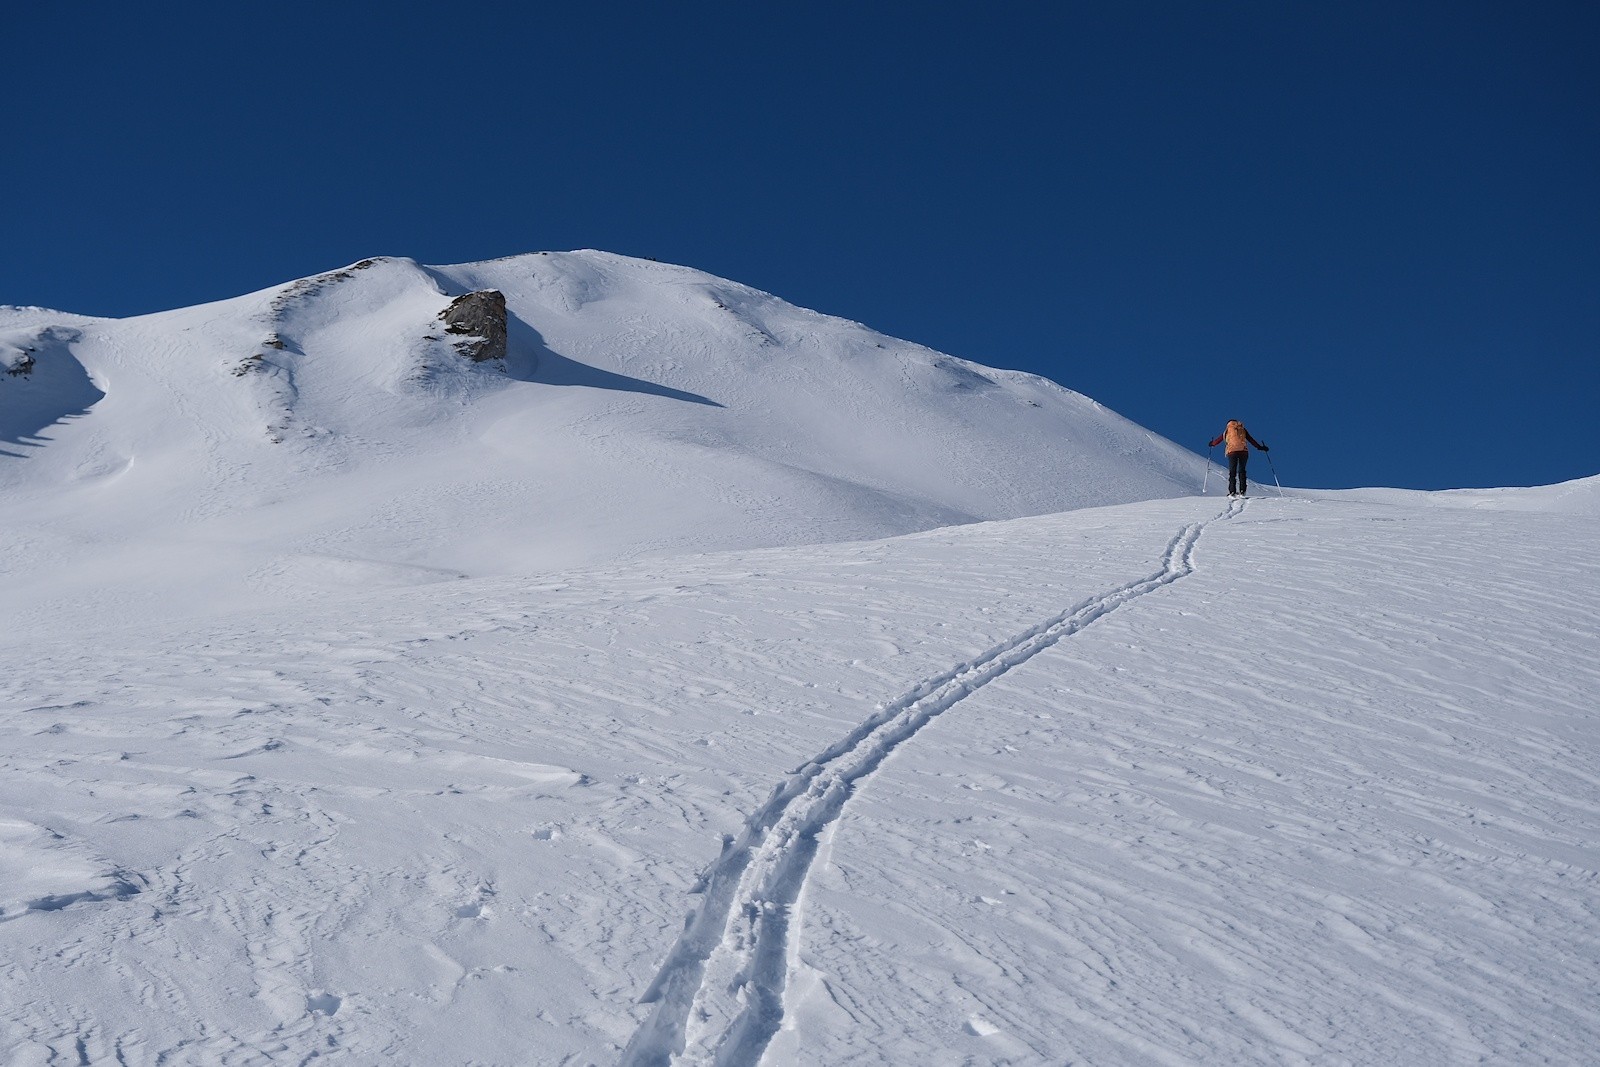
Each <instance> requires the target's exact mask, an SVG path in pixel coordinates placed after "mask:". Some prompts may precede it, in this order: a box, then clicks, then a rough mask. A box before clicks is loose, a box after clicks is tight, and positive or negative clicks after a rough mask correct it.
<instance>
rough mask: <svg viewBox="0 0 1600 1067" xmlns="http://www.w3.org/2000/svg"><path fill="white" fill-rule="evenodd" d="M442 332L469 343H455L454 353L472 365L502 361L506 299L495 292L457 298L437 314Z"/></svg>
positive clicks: (504, 353)
mask: <svg viewBox="0 0 1600 1067" xmlns="http://www.w3.org/2000/svg"><path fill="white" fill-rule="evenodd" d="M439 318H440V319H442V320H443V321H444V324H445V328H446V330H447V331H448V332H450V333H453V334H460V335H461V336H463V337H469V338H472V340H462V341H456V342H455V346H456V349H457V350H458V351H459V352H460V353H461V354H462V355H463V356H466V357H467V358H468V359H470V360H472V361H473V362H475V363H484V362H487V361H488V360H491V359H505V358H506V298H505V294H504V293H502V292H500V291H499V290H498V289H483V290H480V291H479V292H476V293H468V294H467V295H466V296H458V297H456V298H455V299H454V300H452V301H451V302H450V306H449V307H447V308H445V309H444V310H443V311H441V312H440V313H439Z"/></svg>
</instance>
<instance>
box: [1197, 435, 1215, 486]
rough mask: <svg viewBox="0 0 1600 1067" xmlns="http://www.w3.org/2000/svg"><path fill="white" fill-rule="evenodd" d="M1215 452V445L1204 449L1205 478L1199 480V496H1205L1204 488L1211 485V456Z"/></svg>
mask: <svg viewBox="0 0 1600 1067" xmlns="http://www.w3.org/2000/svg"><path fill="white" fill-rule="evenodd" d="M1216 450H1217V446H1216V445H1212V446H1211V447H1210V448H1208V449H1206V476H1205V477H1204V478H1202V479H1201V480H1200V495H1201V496H1205V495H1206V488H1207V487H1208V486H1210V485H1211V454H1212V453H1213V452H1215V451H1216Z"/></svg>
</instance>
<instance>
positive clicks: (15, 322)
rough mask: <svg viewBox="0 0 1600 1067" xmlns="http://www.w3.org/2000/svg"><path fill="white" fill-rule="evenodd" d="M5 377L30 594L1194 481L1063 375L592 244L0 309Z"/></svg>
mask: <svg viewBox="0 0 1600 1067" xmlns="http://www.w3.org/2000/svg"><path fill="white" fill-rule="evenodd" d="M486 290H495V291H498V292H500V293H502V294H504V299H505V304H506V306H507V309H508V315H507V317H506V329H507V335H508V336H507V338H506V352H505V356H504V358H503V359H490V360H488V361H486V362H483V363H475V362H473V361H472V360H470V359H467V358H464V356H463V353H462V351H461V341H462V338H460V337H457V336H455V335H453V334H451V333H450V332H449V331H448V329H447V327H446V325H445V323H443V322H441V321H440V314H441V312H443V311H444V310H445V309H446V308H447V307H448V306H449V305H450V304H451V303H452V301H453V300H454V299H455V298H457V297H460V296H462V295H464V294H467V293H472V292H480V291H486ZM0 360H3V361H4V362H5V366H6V369H8V370H12V371H20V370H26V371H27V373H13V374H10V375H6V376H0V492H3V493H4V494H5V495H6V498H7V499H8V501H11V502H12V506H11V507H10V508H8V509H7V515H8V517H9V522H8V524H7V529H8V532H10V531H15V533H16V535H17V536H21V537H23V539H24V541H25V542H26V543H27V545H28V546H29V547H28V551H27V553H26V554H25V555H20V554H16V553H13V554H11V555H10V557H9V563H10V569H9V570H8V571H7V572H6V573H5V574H4V575H3V577H4V579H5V580H6V581H7V582H8V583H10V585H11V588H12V592H13V595H14V596H18V597H22V598H25V599H29V600H30V601H31V602H34V603H38V604H43V603H44V602H46V601H49V602H50V603H51V604H54V603H55V602H57V601H59V599H60V598H61V597H62V596H63V595H65V594H66V593H67V592H68V590H69V588H71V587H73V586H75V587H76V589H77V591H78V592H77V594H76V595H78V596H81V597H83V598H86V602H87V601H94V600H96V599H100V600H103V599H104V597H105V596H106V594H105V593H104V592H103V591H104V590H107V589H109V588H111V587H116V588H117V589H118V591H119V592H118V595H119V596H132V597H134V598H135V599H137V600H141V601H143V602H144V603H145V604H146V605H148V606H151V607H157V606H159V605H160V604H162V603H167V602H170V600H171V594H172V590H173V587H174V586H175V585H179V584H183V585H186V586H188V587H190V588H192V589H196V590H199V589H202V588H203V589H205V590H207V591H208V592H209V595H210V596H212V597H214V598H216V599H217V600H218V601H219V602H221V603H225V604H228V603H239V602H243V601H257V600H260V599H261V598H262V597H272V596H282V595H295V594H296V593H299V592H304V591H308V590H325V589H327V588H328V587H329V586H330V585H335V584H346V585H353V586H369V585H371V584H373V583H380V584H413V583H416V582H425V581H431V580H437V579H440V578H450V577H455V576H458V575H487V574H507V573H529V572H532V571H535V570H541V569H549V568H551V567H559V566H572V565H579V564H587V563H595V562H598V561H602V560H610V559H617V558H624V557H631V556H636V555H641V554H663V553H673V552H681V551H690V550H695V551H702V550H714V549H724V548H735V547H758V546H772V545H786V544H811V543H819V542H828V541H841V540H850V539H859V538H868V537H881V536H888V535H891V534H898V533H906V532H910V531H914V530H923V529H930V528H933V527H936V526H943V525H949V524H952V523H961V522H971V521H976V520H981V519H996V518H1011V517H1015V516H1021V515H1029V514H1040V513H1046V512H1052V511H1060V510H1063V509H1067V508H1073V507H1082V506H1086V505H1097V504H1110V503H1121V502H1127V501H1134V500H1144V499H1151V498H1155V497H1170V496H1174V495H1178V494H1180V493H1185V492H1189V491H1191V490H1192V488H1193V485H1194V483H1195V482H1196V481H1197V479H1198V477H1199V474H1200V471H1201V469H1202V467H1201V461H1200V459H1199V458H1198V457H1196V456H1194V455H1192V454H1190V453H1187V452H1185V451H1184V450H1182V449H1179V448H1177V447H1176V446H1174V445H1173V444H1171V443H1170V442H1168V441H1165V440H1163V439H1160V438H1158V437H1156V436H1154V435H1152V434H1150V433H1148V432H1147V431H1145V430H1143V429H1141V428H1139V427H1138V426H1135V425H1133V424H1132V423H1130V422H1128V421H1127V420H1125V419H1123V418H1121V417H1120V416H1118V415H1116V414H1114V413H1112V412H1110V411H1108V410H1106V409H1104V408H1102V407H1101V406H1100V405H1099V404H1096V403H1095V402H1094V401H1092V400H1089V399H1087V398H1085V397H1083V396H1080V395H1078V394H1076V393H1073V392H1071V391H1070V390H1067V389H1064V388H1061V387H1060V386H1058V385H1055V384H1054V383H1051V382H1048V381H1046V380H1044V379H1041V378H1038V377H1035V376H1032V375H1028V374H1022V373H1017V372H1010V371H997V370H992V369H989V368H985V367H980V366H978V365H976V364H972V363H969V362H966V361H964V360H961V359H957V358H954V357H952V356H946V355H942V354H940V353H937V352H934V351H931V350H929V349H926V348H922V347H920V346H917V345H914V344H910V343H907V342H904V341H897V340H895V339H893V338H889V337H885V336H883V335H881V334H878V333H875V332H873V331H872V330H869V329H867V328H866V327H864V326H861V325H859V324H857V323H853V322H846V321H843V320H840V319H836V318H830V317H828V316H825V315H820V314H817V313H815V312H811V311H806V310H804V309H801V308H797V307H794V306H793V305H790V304H788V303H785V302H784V301H782V300H780V299H778V298H776V297H773V296H770V295H768V294H766V293H761V292H758V291H756V290H753V289H750V288H748V287H746V286H743V285H739V284H736V283H733V282H729V281H724V280H722V279H718V278H715V277H712V276H710V275H707V274H704V273H701V272H699V271H694V270H690V269H687V268H683V267H675V266H668V265H664V264H659V263H655V262H651V261H644V260H636V259H628V258H625V257H622V256H616V255H610V254H606V253H602V252H572V253H548V254H546V253H540V254H534V255H525V256H517V257H513V258H510V259H504V260H498V261H495V262H490V263H473V264H465V265H460V266H454V267H424V266H421V265H419V264H417V263H414V262H412V261H410V260H404V259H372V260H364V261H362V262H361V263H357V264H354V265H352V266H350V267H346V268H343V269H341V270H336V271H331V272H328V273H326V274H321V275H317V276H315V277H311V278H306V279H302V280H300V281H296V282H293V283H290V284H287V285H283V286H278V287H275V288H272V289H268V290H264V291H262V292H259V293H253V294H250V295H248V296H243V297H239V298H237V299H233V300H225V301H221V302H219V303H215V304H209V305H205V306H201V307H194V308H185V309H182V310H178V311H171V312H164V313H161V314H155V315H147V316H142V317H138V318H133V319H125V320H94V319H85V318H83V317H81V316H70V315H62V314H59V313H55V312H48V311H43V310H40V309H31V308H30V309H18V308H10V309H3V310H0ZM107 514H114V515H115V516H116V517H117V521H116V522H115V523H107V522H104V521H103V518H102V517H103V516H105V515H107ZM14 543H15V542H14ZM160 546H167V547H168V548H169V549H170V551H168V552H166V553H165V555H163V553H162V552H161V551H159V547H160ZM63 576H69V577H67V578H65V579H64V577H63Z"/></svg>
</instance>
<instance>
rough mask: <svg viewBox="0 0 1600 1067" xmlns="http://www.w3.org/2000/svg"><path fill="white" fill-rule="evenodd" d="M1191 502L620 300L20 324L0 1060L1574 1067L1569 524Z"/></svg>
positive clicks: (1589, 927)
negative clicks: (504, 351)
mask: <svg viewBox="0 0 1600 1067" xmlns="http://www.w3.org/2000/svg"><path fill="white" fill-rule="evenodd" d="M488 288H494V289H498V290H500V291H501V292H503V293H504V294H505V297H506V301H507V304H508V307H509V308H510V311H511V316H512V317H511V320H510V338H509V340H510V349H509V353H508V356H507V358H506V359H505V360H504V361H503V363H496V362H495V361H491V362H489V363H485V364H472V363H469V362H467V361H465V360H463V359H462V358H461V356H460V354H459V353H458V352H457V351H456V350H455V348H454V347H453V345H452V339H451V337H450V335H448V334H447V333H445V332H444V331H443V329H442V324H441V323H440V322H439V320H438V315H439V313H440V312H441V310H442V309H443V308H445V307H446V306H447V305H448V304H449V303H450V302H451V301H452V300H453V299H454V298H455V297H457V296H460V295H462V294H465V293H468V292H476V291H481V290H484V289H488ZM13 371H15V372H16V373H11V372H13ZM1200 462H1201V461H1200V459H1199V457H1196V456H1191V455H1188V454H1186V453H1185V452H1183V451H1182V450H1180V449H1178V448H1176V447H1175V446H1173V445H1171V444H1170V443H1169V442H1165V441H1162V440H1160V439H1158V438H1154V437H1153V436H1152V435H1150V434H1148V433H1147V432H1145V431H1143V430H1141V429H1139V428H1138V427H1136V426H1133V425H1132V424H1130V423H1128V422H1127V421H1126V420H1123V419H1121V418H1120V417H1118V416H1116V415H1114V414H1113V413H1111V412H1108V411H1105V410H1104V409H1102V408H1100V407H1099V406H1098V405H1096V404H1095V403H1093V402H1092V401H1090V400H1087V399H1086V398H1084V397H1081V396H1078V395H1077V394H1074V393H1072V392H1070V391H1068V390H1065V389H1063V388H1061V387H1059V386H1056V385H1053V384H1051V383H1048V382H1044V381H1042V380H1040V379H1037V378H1033V377H1030V376H1028V375H1022V374H1015V373H1010V372H1001V371H993V370H990V369H987V368H982V367H978V366H976V365H974V364H970V363H966V362H963V361H961V360H958V359H955V358H953V357H949V356H944V355H940V354H938V353H934V352H930V351H928V350H926V349H923V348H919V347H917V346H915V345H910V344H907V343H906V342H901V341H895V340H893V339H890V338H886V337H883V336H881V335H879V334H875V333H873V332H872V331H870V330H868V329H866V328H865V327H862V326H860V325H858V324H855V323H848V322H843V321H840V320H837V319H831V318H828V317H826V316H823V315H818V314H816V313H814V312H809V311H805V310H803V309H799V308H795V307H793V306H791V305H789V304H786V303H784V302H783V301H781V300H779V299H777V298H775V297H772V296H769V295H767V294H763V293H759V292H756V291H754V290H751V289H748V288H746V287H743V286H739V285H737V284H735V283H732V282H727V281H723V280H720V279H716V278H712V277H710V276H708V275H705V274H702V273H699V272H695V271H691V270H687V269H685V268H680V267H671V266H666V265H662V264H656V263H652V262H644V261H638V260H629V259H624V258H622V257H617V256H611V255H607V254H604V253H596V252H579V253H566V254H550V255H532V256H523V257H516V258H513V259H508V260H502V261H497V262H494V263H481V264H468V265H461V266H454V267H424V266H420V265H418V264H415V263H412V262H410V261H407V260H398V259H379V260H368V261H363V262H362V263H359V264H354V265H352V266H351V267H348V268H344V269H342V270H339V271H333V272H329V273H328V274H324V275H318V276H316V277H313V278H309V279H303V280H301V281H298V282H294V283H291V284H288V285H285V286H279V287H275V288H272V289H269V290H264V291H262V292H260V293H254V294H249V295H247V296H242V297H239V298H237V299H234V300H228V301H222V302H219V303H216V304H211V305H206V306H203V307H197V308H186V309H181V310H177V311H172V312H165V313H162V314H158V315H150V316H144V317H141V318H135V319H127V320H101V319H90V318H84V317H81V316H73V315H67V314H63V313H59V312H53V311H49V310H45V309H38V308H0V492H3V493H4V494H5V498H6V501H7V507H6V508H5V509H3V510H0V536H3V537H4V538H5V542H6V545H7V548H8V551H7V552H5V553H4V554H0V664H3V665H4V668H5V669H4V670H3V671H0V1005H3V1006H4V1010H3V1011H0V1062H3V1063H5V1064H8V1065H9V1064H21V1065H32V1064H52V1063H90V1064H99V1063H120V1064H128V1065H134V1067H138V1065H144V1064H185V1065H187V1064H194V1065H207V1067H209V1065H223V1064H279V1063H294V1064H303V1063H307V1062H310V1061H312V1060H315V1059H321V1058H327V1059H329V1060H331V1061H332V1062H338V1063H349V1064H357V1065H361V1064H374V1065H376V1064H390V1063H415V1064H429V1065H453V1064H461V1065H466V1064H507V1065H510V1064H529V1063H534V1064H590V1063H593V1064H622V1065H627V1067H645V1065H652V1067H653V1065H660V1064H677V1065H684V1064H710V1063H716V1064H721V1065H724V1067H737V1065H752V1064H765V1065H766V1067H780V1065H789V1064H817V1063H826V1064H904V1063H908V1062H917V1063H924V1062H925V1063H928V1064H967V1063H975V1064H987V1063H1016V1064H1059V1063H1065V1062H1089V1063H1095V1064H1147V1063H1172V1064H1178V1063H1195V1062H1225V1063H1261V1064H1279V1063H1307V1064H1331V1063H1363V1064H1365V1063H1405V1064H1455V1063H1462V1062H1480V1061H1481V1062H1495V1063H1582V1062H1587V1061H1588V1060H1590V1059H1592V1049H1593V1048H1595V1047H1600V1004H1597V1002H1596V999H1595V993H1594V990H1595V989H1597V988H1600V914H1597V911H1600V904H1597V901H1600V896H1597V894H1596V887H1597V884H1600V875H1597V871H1600V853H1597V848H1596V845H1595V842H1596V841H1597V840H1600V733H1597V731H1596V728H1595V727H1596V722H1595V718H1596V710H1595V709H1596V701H1595V699H1594V694H1595V692H1597V691H1600V638H1597V636H1596V635H1597V632H1600V627H1597V625H1596V623H1597V621H1600V567H1597V566H1596V563H1595V558H1594V552H1593V545H1594V534H1593V530H1594V524H1595V522H1596V520H1597V519H1600V478H1590V479H1584V480H1580V481H1577V482H1572V483H1567V484H1565V485H1561V486H1550V487H1542V488H1538V489H1496V490H1470V491H1461V492H1455V493H1410V492H1402V491H1399V490H1383V489H1372V490H1357V491H1347V492H1315V491H1299V492H1291V493H1290V494H1288V495H1286V496H1280V495H1277V494H1276V493H1273V494H1271V495H1268V496H1266V497H1265V498H1262V499H1252V500H1250V501H1249V502H1248V503H1244V502H1235V503H1232V504H1228V503H1225V502H1223V501H1220V500H1217V499H1215V498H1210V499H1206V498H1199V497H1194V496H1191V495H1187V494H1190V493H1192V492H1193V490H1194V488H1195V486H1196V485H1197V484H1198V483H1199V481H1200V478H1199V474H1200ZM1096 505H1106V506H1096ZM1068 509H1075V510H1068ZM980 520H981V521H980ZM993 520H1003V521H993ZM951 524H958V525H951ZM890 535H898V536H890ZM1586 1050H1587V1051H1586Z"/></svg>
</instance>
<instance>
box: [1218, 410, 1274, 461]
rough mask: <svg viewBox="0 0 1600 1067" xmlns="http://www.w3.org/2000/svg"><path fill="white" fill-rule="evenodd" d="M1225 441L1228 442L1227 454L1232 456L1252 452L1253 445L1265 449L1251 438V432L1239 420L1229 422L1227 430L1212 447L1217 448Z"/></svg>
mask: <svg viewBox="0 0 1600 1067" xmlns="http://www.w3.org/2000/svg"><path fill="white" fill-rule="evenodd" d="M1223 441H1227V442H1228V448H1227V453H1228V455H1230V456H1231V455H1233V454H1234V453H1235V452H1248V451H1250V446H1251V445H1255V446H1256V447H1257V448H1262V449H1264V446H1263V445H1262V444H1261V442H1260V441H1257V440H1256V439H1255V438H1254V437H1251V436H1250V431H1249V430H1247V429H1245V428H1244V423H1242V422H1240V421H1239V420H1238V419H1232V420H1230V421H1229V422H1228V425H1227V428H1226V429H1224V430H1223V431H1222V432H1221V433H1219V434H1218V435H1217V437H1216V440H1214V441H1212V442H1211V447H1212V448H1215V447H1217V446H1218V445H1219V444H1221V443H1222V442H1223Z"/></svg>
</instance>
